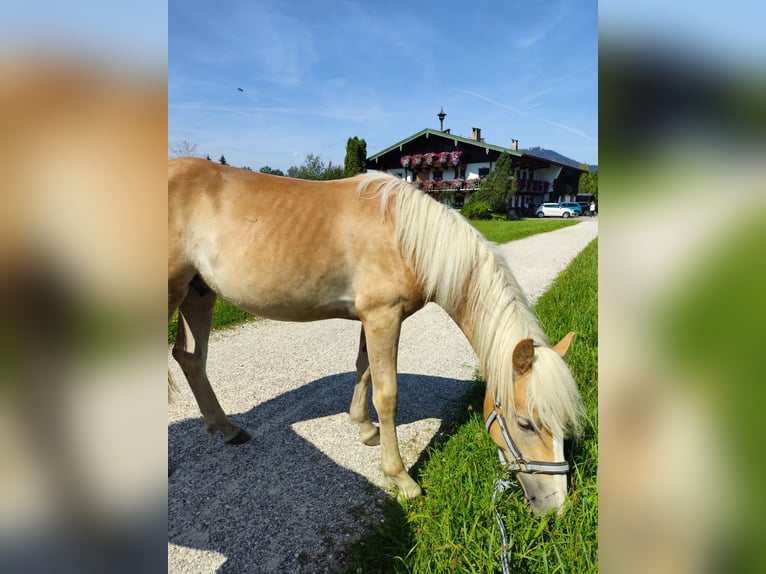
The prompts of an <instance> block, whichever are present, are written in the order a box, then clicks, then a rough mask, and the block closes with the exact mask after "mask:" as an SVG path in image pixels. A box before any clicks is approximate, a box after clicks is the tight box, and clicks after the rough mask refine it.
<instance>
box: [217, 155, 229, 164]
mask: <svg viewBox="0 0 766 574" xmlns="http://www.w3.org/2000/svg"><path fill="white" fill-rule="evenodd" d="M218 162H219V163H220V164H221V165H229V164H228V163H226V158H225V157H223V154H221V159H219V160H218Z"/></svg>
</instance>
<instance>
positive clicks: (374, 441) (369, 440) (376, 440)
mask: <svg viewBox="0 0 766 574" xmlns="http://www.w3.org/2000/svg"><path fill="white" fill-rule="evenodd" d="M362 443H363V444H366V445H367V446H378V445H379V444H380V433H379V432H376V433H375V434H374V435H372V436H368V437H366V438H362Z"/></svg>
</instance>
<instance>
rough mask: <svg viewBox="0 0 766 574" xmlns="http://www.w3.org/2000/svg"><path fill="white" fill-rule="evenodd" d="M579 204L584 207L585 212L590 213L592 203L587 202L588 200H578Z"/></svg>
mask: <svg viewBox="0 0 766 574" xmlns="http://www.w3.org/2000/svg"><path fill="white" fill-rule="evenodd" d="M577 205H579V206H580V207H582V212H583V214H586V213H588V212H589V211H590V203H589V202H587V201H578V202H577Z"/></svg>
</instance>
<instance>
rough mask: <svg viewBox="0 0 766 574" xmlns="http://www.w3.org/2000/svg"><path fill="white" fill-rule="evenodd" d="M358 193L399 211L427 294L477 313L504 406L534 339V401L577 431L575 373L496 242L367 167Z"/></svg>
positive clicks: (482, 352) (451, 309) (493, 383)
mask: <svg viewBox="0 0 766 574" xmlns="http://www.w3.org/2000/svg"><path fill="white" fill-rule="evenodd" d="M359 192H360V195H361V196H362V197H368V198H377V199H378V200H379V201H380V213H381V217H383V218H385V217H387V216H388V215H390V214H393V215H394V224H395V229H396V235H397V239H398V241H399V245H400V246H401V249H402V253H403V254H404V256H405V258H406V259H407V261H409V262H410V264H411V265H412V267H413V270H414V272H415V275H416V277H417V278H418V280H419V281H420V283H421V285H422V288H423V291H424V294H425V296H426V297H427V299H428V300H429V301H433V302H435V303H437V304H438V305H439V306H441V307H442V308H443V309H444V310H445V311H447V313H449V314H450V315H451V316H452V317H455V313H456V312H457V311H458V310H459V309H462V310H463V315H464V316H466V317H470V318H471V320H472V328H471V344H472V345H473V347H474V350H475V351H476V354H477V355H478V357H479V360H480V361H481V364H482V367H483V369H484V374H485V377H486V380H487V388H488V390H489V391H490V392H492V393H493V395H494V396H495V397H497V398H499V399H500V401H501V403H502V404H503V406H504V408H511V409H512V408H513V406H512V405H514V404H515V403H514V400H513V384H512V381H513V373H512V369H513V361H512V355H513V350H514V348H515V345H516V343H518V342H519V341H520V340H521V339H525V338H531V339H533V340H534V341H535V343H537V344H539V345H540V347H538V348H537V349H536V353H535V362H534V364H533V369H532V372H533V378H532V379H531V380H530V384H529V386H528V399H529V401H530V407H533V408H534V409H536V410H537V413H538V417H539V419H540V422H541V423H542V424H543V426H545V427H547V428H548V429H550V430H551V432H553V433H554V434H555V435H557V436H563V435H564V434H565V430H566V429H567V428H571V429H573V430H575V431H577V430H578V429H579V426H578V419H579V416H580V412H581V406H580V398H579V394H578V392H577V387H576V385H575V382H574V379H573V378H572V375H571V373H570V371H569V369H568V367H567V366H566V363H564V361H563V360H562V359H561V358H560V357H559V356H558V355H557V354H556V352H555V351H553V350H552V349H550V347H549V346H548V337H547V336H546V334H545V333H544V332H543V330H542V328H541V327H540V324H539V322H538V320H537V317H536V316H535V314H534V312H533V311H532V309H531V307H530V306H529V303H528V300H527V297H526V295H525V293H524V292H523V290H522V289H521V287H520V286H519V284H518V282H517V281H516V278H515V277H514V276H513V273H512V272H511V270H510V268H509V267H508V264H507V263H506V261H505V258H504V257H503V256H502V255H501V254H500V252H499V251H498V250H497V248H496V247H495V246H494V245H492V244H490V243H488V242H487V241H486V240H485V239H484V238H483V237H482V236H481V234H480V233H479V232H478V231H477V230H476V229H475V228H474V227H472V226H471V225H470V224H468V223H467V222H466V221H465V219H464V218H463V217H462V216H461V215H459V214H458V213H456V212H455V211H453V210H451V209H448V208H447V207H445V206H444V205H442V204H440V203H438V202H437V201H434V200H433V199H431V198H430V197H428V196H427V195H425V194H424V193H421V192H419V191H418V190H416V189H415V188H414V187H413V186H412V185H410V184H408V183H406V182H404V181H402V180H401V179H399V178H396V177H393V176H391V175H388V174H383V173H373V174H369V175H367V176H365V177H364V178H363V180H362V182H361V184H360V186H359ZM538 367H539V368H538ZM506 405H508V406H506Z"/></svg>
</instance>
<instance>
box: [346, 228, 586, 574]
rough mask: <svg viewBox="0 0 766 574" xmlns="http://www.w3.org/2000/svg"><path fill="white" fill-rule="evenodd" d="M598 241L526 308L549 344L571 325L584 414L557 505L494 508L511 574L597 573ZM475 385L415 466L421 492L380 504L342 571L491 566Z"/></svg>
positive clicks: (495, 556)
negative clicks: (532, 510) (563, 496)
mask: <svg viewBox="0 0 766 574" xmlns="http://www.w3.org/2000/svg"><path fill="white" fill-rule="evenodd" d="M597 270H598V242H597V240H594V241H593V242H592V243H591V244H590V245H589V246H588V247H587V248H586V249H585V250H583V252H582V253H581V254H580V255H579V256H578V257H577V258H576V259H575V260H574V261H573V262H572V263H571V264H570V266H569V267H568V268H567V269H566V270H565V271H564V272H563V273H562V274H561V275H560V276H559V278H558V279H557V280H556V282H555V283H554V285H553V286H552V287H551V289H550V290H549V291H548V293H546V295H544V296H543V297H542V298H541V299H540V301H539V302H538V304H537V306H536V308H535V310H536V312H537V314H538V316H539V318H540V321H541V323H542V325H543V327H544V329H545V330H546V332H547V333H548V335H549V337H550V340H551V341H552V342H556V341H558V340H559V339H560V338H561V337H563V336H564V335H565V334H566V333H567V332H568V331H570V330H574V331H575V332H576V333H577V338H576V339H575V342H574V344H573V347H572V348H571V349H570V352H569V355H568V356H567V362H568V364H569V365H570V367H571V368H572V371H573V373H574V375H575V379H576V380H577V383H578V386H579V387H580V391H581V394H582V396H583V399H584V401H585V404H586V409H587V413H588V421H587V423H586V424H585V432H584V435H583V437H582V438H581V439H580V440H579V441H575V442H569V443H567V445H566V456H567V459H568V460H569V462H570V466H571V468H572V471H571V474H570V478H571V487H570V490H569V500H568V503H567V508H566V512H565V513H564V515H563V516H561V517H557V518H555V519H553V520H552V521H550V522H549V521H545V520H539V519H537V518H534V517H532V516H530V515H529V513H528V512H527V508H526V505H525V504H524V502H523V500H522V497H521V496H520V494H505V495H503V496H502V497H501V499H500V501H499V503H498V508H499V510H500V512H501V515H502V516H503V519H504V520H505V524H506V527H507V528H508V530H509V533H510V536H511V539H512V546H511V550H510V553H509V561H510V570H511V572H524V573H547V572H578V573H591V572H597V571H598V526H597V524H598V522H597V519H598V491H597V480H596V479H597V466H598V465H597V459H598V445H597V440H596V437H597V395H598V389H597V387H598V380H597V367H598V321H597V308H598V307H597V302H598V282H597ZM482 397H483V382H482V381H481V380H480V378H479V380H477V382H476V385H475V388H474V389H473V390H472V391H471V393H470V396H469V399H468V404H467V406H466V409H465V413H464V417H463V421H460V422H459V424H458V426H457V428H456V429H455V431H454V432H453V433H450V436H449V437H448V438H447V439H446V440H444V441H442V442H441V443H440V444H437V445H436V446H435V447H434V448H432V449H431V450H430V451H429V452H428V453H427V455H426V459H425V461H424V462H422V464H420V465H418V470H419V472H418V480H419V482H420V483H421V485H422V486H423V488H424V492H425V494H426V496H424V497H421V498H419V499H417V500H415V501H414V502H411V503H399V502H396V501H394V500H390V501H388V502H386V503H385V506H384V511H385V512H386V515H387V520H386V521H385V522H384V523H383V524H382V525H381V526H380V527H379V528H378V529H377V530H376V532H374V533H371V534H370V535H369V536H367V537H365V538H363V539H362V540H360V541H358V542H357V543H355V544H354V545H352V547H351V548H350V553H351V556H352V563H351V566H350V568H349V570H348V572H402V573H404V572H407V573H409V572H413V573H414V572H417V573H428V572H434V573H436V572H445V573H446V572H476V573H479V572H487V573H489V572H497V571H499V570H500V551H499V549H500V534H499V531H498V528H497V526H496V523H495V520H494V517H493V513H492V512H493V511H492V505H491V496H492V489H493V485H494V481H495V479H496V478H498V477H499V476H500V470H499V466H498V463H497V454H496V450H497V449H496V447H495V444H494V443H493V442H492V441H491V439H490V438H489V435H488V434H487V433H486V432H485V430H484V424H483V420H482V416H481V399H482Z"/></svg>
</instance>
